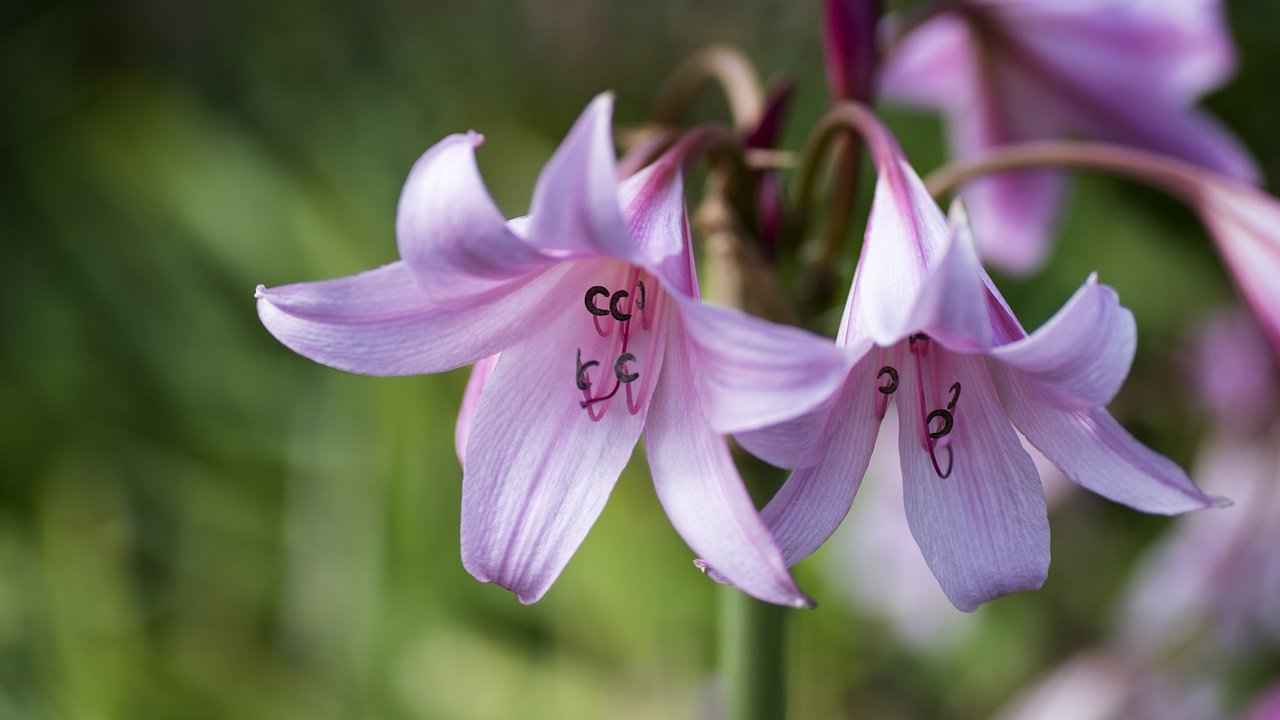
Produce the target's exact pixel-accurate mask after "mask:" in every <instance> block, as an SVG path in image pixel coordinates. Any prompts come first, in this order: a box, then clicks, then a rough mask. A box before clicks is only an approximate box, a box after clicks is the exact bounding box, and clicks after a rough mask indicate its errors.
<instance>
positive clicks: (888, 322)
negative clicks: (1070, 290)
mask: <svg viewBox="0 0 1280 720" xmlns="http://www.w3.org/2000/svg"><path fill="white" fill-rule="evenodd" d="M862 124H863V125H864V126H865V127H864V128H863V129H864V135H866V136H867V137H866V139H867V142H868V146H869V148H870V149H871V153H872V156H873V158H874V159H875V163H876V167H877V170H878V173H879V177H878V183H877V187H876V194H875V200H874V202H873V205H872V209H871V216H870V219H869V221H868V227H867V234H866V239H865V241H864V243H863V248H862V257H861V260H860V262H859V265H858V269H857V273H856V274H855V276H854V280H853V288H852V290H851V291H850V294H849V301H848V304H847V305H846V307H845V314H844V318H843V320H842V321H841V326H840V332H839V336H838V338H837V344H838V345H840V346H842V347H844V348H845V350H846V352H848V353H849V356H850V358H851V359H854V360H855V364H854V366H853V367H852V368H851V369H850V370H849V372H848V375H847V377H846V379H845V381H844V383H843V385H842V387H841V388H840V390H839V392H837V393H835V394H833V395H832V396H831V397H830V399H828V400H827V401H826V402H824V403H823V404H822V405H821V406H820V407H818V408H817V409H816V410H814V411H813V412H811V413H808V414H806V415H804V416H802V417H799V418H797V419H796V420H793V421H789V422H786V423H782V424H780V425H779V426H777V427H772V428H767V429H763V430H759V431H755V432H748V433H744V434H741V435H739V436H738V437H739V440H740V441H741V442H742V443H743V445H744V446H746V447H747V448H748V449H749V450H751V451H752V452H753V453H756V454H757V455H759V456H760V457H762V458H765V459H766V460H769V461H770V462H773V463H775V464H778V465H781V466H784V467H792V468H797V470H796V472H794V473H793V474H792V476H791V478H790V479H789V480H788V481H787V483H786V485H784V486H783V488H782V489H781V490H780V491H779V493H778V495H777V496H776V497H775V498H774V499H773V500H772V501H771V502H770V503H769V505H768V506H767V507H766V508H765V510H764V511H763V513H762V514H763V516H764V518H765V520H766V521H767V522H768V523H769V526H770V527H771V528H772V529H773V530H774V533H775V535H776V537H777V539H778V543H779V544H780V545H781V547H782V550H783V554H784V556H785V558H786V560H787V562H788V563H794V562H797V561H799V560H800V559H801V558H803V557H805V556H807V555H809V554H810V553H812V552H813V551H814V550H815V549H816V548H817V547H818V546H819V545H821V544H822V542H824V541H825V540H826V539H827V537H828V536H830V534H831V533H832V532H833V531H834V530H835V529H836V527H837V526H838V525H839V524H840V521H841V519H842V518H843V517H844V515H845V514H846V513H847V511H848V509H849V506H850V504H851V503H852V501H853V497H854V494H855V493H856V491H857V489H858V486H859V484H860V482H861V478H862V476H863V473H864V472H865V470H866V468H867V463H868V460H869V458H870V455H871V451H872V447H873V445H874V442H875V438H876V433H877V429H878V427H879V424H880V419H881V418H882V417H883V416H884V414H885V411H886V408H887V406H888V402H889V400H890V399H894V398H896V399H897V400H898V402H897V403H896V405H897V408H898V415H899V426H900V431H899V440H898V445H899V454H900V457H901V462H902V474H903V488H904V494H905V503H906V511H907V519H908V523H909V525H910V527H911V531H912V534H913V535H914V536H915V538H916V542H917V543H918V544H919V546H920V549H921V551H922V552H923V554H924V557H925V559H926V560H927V561H928V563H929V567H930V569H932V570H933V573H934V575H935V576H936V577H937V578H938V581H939V583H940V584H941V585H942V588H943V590H944V591H945V592H946V594H947V597H948V598H949V599H950V600H951V602H952V603H953V604H954V605H955V606H956V607H958V608H960V609H961V610H965V611H971V610H973V609H974V608H976V607H977V606H978V605H979V604H981V603H982V602H985V601H987V600H991V599H993V598H995V597H999V596H1001V595H1005V594H1008V593H1010V592H1015V591H1017V590H1024V589H1029V588H1036V587H1039V586H1040V585H1041V584H1042V583H1043V581H1044V578H1045V575H1046V573H1047V570H1048V564H1049V526H1048V520H1047V518H1046V513H1045V501H1044V493H1043V490H1042V488H1041V484H1040V479H1039V475H1038V473H1037V471H1036V467H1035V464H1034V463H1033V462H1032V460H1031V457H1030V456H1029V455H1028V454H1027V452H1026V451H1025V450H1023V449H1022V446H1021V444H1020V442H1019V440H1018V436H1017V433H1016V432H1015V431H1014V426H1016V427H1017V428H1018V430H1020V431H1021V432H1022V433H1023V434H1024V435H1025V436H1026V437H1027V439H1028V440H1029V441H1030V442H1031V444H1032V445H1034V446H1035V447H1037V448H1038V449H1039V450H1040V451H1041V452H1043V453H1044V454H1045V456H1046V457H1048V458H1049V459H1050V460H1051V461H1052V462H1053V463H1054V464H1055V465H1057V466H1058V467H1059V468H1060V469H1061V470H1062V471H1063V472H1064V473H1065V474H1066V475H1067V476H1068V477H1070V478H1071V479H1072V480H1074V481H1076V482H1077V483H1079V484H1081V485H1083V486H1084V487H1086V488H1088V489H1090V490H1092V491H1094V492H1096V493H1099V494H1101V495H1103V496H1105V497H1107V498H1110V499H1112V500H1115V501H1117V502H1121V503H1124V504H1126V505H1130V506H1132V507H1135V508H1138V509H1140V510H1144V511H1147V512H1157V513H1167V514H1173V513H1181V512H1187V511H1190V510H1198V509H1201V508H1206V507H1209V506H1211V505H1213V504H1214V502H1215V501H1214V499H1213V498H1211V497H1209V496H1207V495H1205V494H1204V493H1202V492H1201V491H1200V490H1199V489H1197V488H1196V487H1195V485H1194V484H1193V483H1192V482H1191V481H1190V480H1189V479H1188V478H1187V476H1186V474H1185V473H1184V472H1183V471H1182V470H1181V469H1180V468H1178V467H1177V465H1175V464H1174V463H1172V462H1170V461H1169V460H1167V459H1166V458H1164V457H1162V456H1160V455H1158V454H1156V453H1154V452H1152V451H1151V450H1150V449H1148V448H1146V447H1145V446H1143V445H1142V444H1141V443H1139V442H1138V441H1137V440H1135V439H1134V438H1133V437H1132V436H1130V435H1129V434H1128V433H1127V432H1125V430H1124V429H1123V428H1122V427H1121V426H1120V425H1119V424H1118V423H1117V422H1116V421H1115V420H1114V419H1113V418H1112V417H1111V415H1110V414H1108V413H1107V411H1106V410H1105V409H1104V408H1103V406H1105V405H1106V404H1107V403H1108V402H1109V401H1110V400H1111V398H1112V397H1113V396H1114V395H1115V393H1116V392H1117V391H1118V390H1119V388H1120V385H1121V383H1122V382H1123V380H1124V377H1125V376H1126V375H1127V374H1128V370H1129V365H1130V363H1131V362H1132V359H1133V352H1134V348H1135V344H1136V337H1135V335H1136V333H1135V327H1134V321H1133V316H1132V314H1131V313H1129V312H1128V311H1127V310H1125V309H1123V308H1121V307H1120V305H1119V302H1118V300H1117V297H1116V294H1115V292H1114V291H1113V290H1111V289H1110V288H1108V287H1106V286H1103V285H1099V284H1098V283H1097V281H1096V280H1095V279H1094V278H1092V277H1091V278H1089V280H1088V281H1087V282H1086V283H1085V284H1084V286H1082V287H1081V288H1080V289H1079V290H1078V291H1077V292H1076V294H1075V295H1074V296H1073V297H1072V298H1071V300H1070V301H1069V302H1068V303H1067V305H1066V306H1065V307H1064V308H1063V309H1062V310H1060V311H1059V312H1058V314H1057V315H1055V316H1054V317H1053V318H1051V319H1050V320H1049V321H1048V322H1047V323H1046V324H1045V325H1044V326H1043V327H1042V328H1040V329H1039V330H1038V331H1036V332H1035V333H1033V334H1031V335H1028V334H1027V333H1026V331H1025V330H1023V328H1022V326H1021V325H1020V324H1019V323H1018V321H1017V319H1016V318H1015V317H1014V315H1013V313H1012V312H1011V311H1010V309H1009V307H1008V305H1007V304H1006V303H1005V301H1004V299H1003V298H1002V297H1001V296H1000V294H999V292H998V291H997V290H996V289H995V287H994V285H993V284H992V282H991V280H990V278H989V277H988V276H987V274H986V272H985V271H984V270H983V269H982V266H981V264H980V263H979V262H978V258H977V255H976V252H975V250H974V247H973V243H972V239H971V238H970V233H969V228H968V222H967V219H966V218H965V217H964V215H963V212H957V213H955V215H954V217H953V219H952V224H951V227H950V228H948V226H947V222H946V219H945V218H944V217H943V214H942V212H941V210H940V209H939V208H938V206H937V205H936V203H934V201H933V200H932V198H931V197H930V196H929V194H928V192H927V191H926V190H925V188H924V186H923V183H922V182H921V181H920V178H919V177H918V176H917V175H916V173H915V171H914V170H912V169H911V167H910V166H909V165H908V164H907V161H906V158H905V157H904V156H903V154H902V151H901V150H900V149H899V148H898V146H897V143H896V141H895V140H894V139H893V138H892V136H890V135H889V133H888V131H887V130H886V129H885V128H884V127H883V125H881V124H880V123H879V121H877V120H875V119H874V118H873V117H872V116H871V115H870V114H869V113H865V114H864V115H863V120H862Z"/></svg>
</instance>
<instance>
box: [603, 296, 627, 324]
mask: <svg viewBox="0 0 1280 720" xmlns="http://www.w3.org/2000/svg"><path fill="white" fill-rule="evenodd" d="M605 292H608V291H607V290H606V291H605ZM626 297H627V291H626V290H619V291H618V292H616V293H614V294H613V297H611V298H609V314H610V315H613V319H614V320H617V321H618V322H626V321H628V320H630V319H631V313H624V312H622V311H621V310H619V309H618V303H619V302H622V300H623V299H624V298H626ZM600 314H601V315H603V314H604V313H600Z"/></svg>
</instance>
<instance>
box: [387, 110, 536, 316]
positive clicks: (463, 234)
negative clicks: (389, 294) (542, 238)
mask: <svg viewBox="0 0 1280 720" xmlns="http://www.w3.org/2000/svg"><path fill="white" fill-rule="evenodd" d="M481 142H483V137H481V135H480V134H479V133H474V132H472V133H468V134H466V135H450V136H449V137H447V138H445V139H444V140H441V141H440V142H438V143H436V144H435V145H434V146H433V147H432V148H431V149H430V150H427V152H426V153H424V154H423V156H422V157H421V158H419V159H418V162H416V163H415V164H414V166H413V169H412V170H411V171H410V172H409V179H408V180H406V181H405V184H404V189H403V190H402V191H401V192H400V204H399V206H398V208H397V211H396V243H397V245H398V246H399V248H400V258H401V259H402V260H404V262H405V263H406V264H407V265H408V266H409V267H410V269H412V270H413V274H414V276H415V277H417V279H418V282H419V284H420V285H421V289H422V294H423V296H424V297H426V298H428V299H430V300H431V301H432V302H435V303H436V304H438V305H441V306H449V307H454V306H459V305H465V304H471V303H470V302H469V301H471V300H472V299H473V298H475V297H476V296H481V295H486V294H488V293H492V292H494V291H495V290H497V291H499V292H500V291H501V290H500V288H501V286H502V285H504V284H506V283H507V282H509V281H510V280H512V279H513V278H516V277H519V276H521V275H524V274H525V273H528V272H531V271H533V270H535V269H537V268H538V267H540V266H542V265H543V264H545V263H546V262H547V259H546V258H545V257H543V255H542V254H541V253H539V252H538V251H537V250H536V249H534V248H531V247H529V246H528V245H526V244H525V243H524V242H523V241H522V240H521V239H520V238H519V237H517V236H516V235H515V233H513V232H512V231H511V230H510V229H508V227H507V224H506V220H505V219H504V218H503V216H502V213H501V212H499V210H498V208H497V206H496V205H494V203H493V199H492V198H490V197H489V192H488V190H486V189H485V186H484V182H483V181H482V180H481V179H480V171H479V169H477V167H476V158H475V148H476V147H477V146H479V145H480V143H481Z"/></svg>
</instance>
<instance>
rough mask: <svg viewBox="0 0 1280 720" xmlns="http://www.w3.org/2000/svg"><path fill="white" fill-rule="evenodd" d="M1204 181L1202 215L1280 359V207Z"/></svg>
mask: <svg viewBox="0 0 1280 720" xmlns="http://www.w3.org/2000/svg"><path fill="white" fill-rule="evenodd" d="M1198 180H1199V185H1198V190H1199V194H1198V195H1197V196H1196V197H1195V198H1194V199H1195V200H1196V201H1197V203H1196V209H1197V211H1198V212H1199V213H1200V215H1201V216H1202V217H1203V218H1204V221H1205V224H1206V225H1207V226H1208V227H1209V230H1210V232H1211V233H1212V234H1213V239H1214V241H1215V242H1217V244H1218V249H1219V250H1220V251H1221V252H1222V257H1223V259H1224V260H1226V264H1227V267H1228V268H1229V269H1230V270H1231V274H1232V276H1233V277H1234V278H1235V281H1236V284H1237V285H1238V286H1239V287H1240V292H1241V294H1242V295H1244V298H1245V300H1246V301H1247V302H1248V303H1249V307H1250V308H1252V309H1253V312H1254V313H1255V314H1256V315H1257V316H1258V319H1259V321H1260V323H1261V325H1262V328H1263V330H1264V331H1266V334H1267V338H1268V340H1270V341H1271V346H1272V348H1273V349H1274V350H1275V351H1276V353H1277V354H1278V355H1280V282H1277V281H1276V278H1280V201H1277V200H1276V199H1275V198H1274V197H1270V196H1268V195H1265V194H1263V193H1261V192H1259V191H1257V190H1254V189H1253V188H1250V187H1248V186H1245V185H1239V184H1236V183H1230V182H1225V181H1221V180H1217V179H1215V178H1212V177H1211V176H1208V175H1205V176H1201V177H1200V178H1198Z"/></svg>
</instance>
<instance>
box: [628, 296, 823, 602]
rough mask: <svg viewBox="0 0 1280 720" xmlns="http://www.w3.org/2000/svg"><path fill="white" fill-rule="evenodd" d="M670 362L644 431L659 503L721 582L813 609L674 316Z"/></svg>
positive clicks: (664, 372)
mask: <svg viewBox="0 0 1280 720" xmlns="http://www.w3.org/2000/svg"><path fill="white" fill-rule="evenodd" d="M672 320H673V322H672V327H671V334H670V336H669V338H668V341H667V358H666V363H665V367H664V369H663V370H664V371H663V373H662V376H661V377H660V378H659V379H658V389H657V390H656V391H655V393H654V397H653V406H652V408H651V410H650V413H649V419H648V426H647V427H646V429H645V449H646V451H647V454H648V456H649V469H650V471H651V472H652V474H653V485H654V488H655V489H656V490H657V493H658V500H660V501H661V502H662V507H663V509H664V510H665V511H666V513H667V517H669V518H670V519H671V524H672V525H673V526H675V529H676V532H678V533H680V537H682V538H684V541H685V542H686V543H688V544H689V547H690V548H691V549H692V550H693V551H694V553H696V554H697V555H698V556H699V557H700V558H701V559H702V560H703V561H704V562H705V563H706V564H707V565H708V566H709V568H710V570H709V572H711V573H713V574H714V575H715V576H716V577H717V578H718V579H723V580H725V581H727V582H729V583H732V584H733V585H734V586H735V587H737V588H738V589H740V590H742V591H743V592H745V593H747V594H748V595H751V596H752V597H755V598H758V599H760V600H764V601H766V602H771V603H776V604H779V605H791V606H795V607H809V606H811V605H812V604H813V603H812V602H811V601H810V600H809V599H808V598H807V597H806V596H805V595H804V593H802V592H800V590H799V588H797V587H796V585H795V582H794V581H793V580H792V579H791V575H790V573H788V572H787V566H786V564H785V563H784V562H783V559H782V553H781V552H780V551H779V550H778V546H777V544H776V543H775V542H774V540H773V536H772V535H771V534H770V533H769V529H768V528H767V527H765V524H764V522H763V521H761V519H760V517H759V515H757V513H756V509H755V506H754V505H753V504H752V503H751V498H750V496H748V495H747V491H746V489H745V488H744V487H743V486H742V479H741V477H739V475H738V471H737V468H735V467H734V464H733V459H732V458H731V457H730V455H729V448H728V447H727V446H726V444H725V440H724V438H723V437H722V436H720V435H718V434H716V432H715V431H714V430H712V428H711V426H710V425H709V424H708V422H707V418H706V417H705V416H704V414H703V412H702V410H703V405H702V403H701V397H702V396H701V392H700V388H699V386H698V383H697V382H696V377H697V376H696V373H698V372H699V368H698V365H697V363H698V358H697V355H696V354H695V353H694V350H693V348H692V347H689V346H688V345H687V341H688V338H689V335H688V334H687V333H684V332H682V331H681V329H680V328H679V327H677V326H676V325H677V322H676V321H675V318H672Z"/></svg>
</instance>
